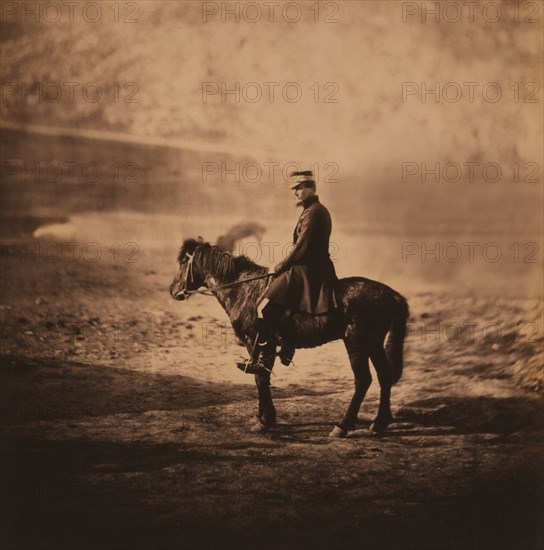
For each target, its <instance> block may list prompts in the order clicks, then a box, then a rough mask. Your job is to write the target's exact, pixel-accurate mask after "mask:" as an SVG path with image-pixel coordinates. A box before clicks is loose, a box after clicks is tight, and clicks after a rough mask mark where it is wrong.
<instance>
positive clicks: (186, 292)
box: [178, 252, 276, 298]
mask: <svg viewBox="0 0 544 550" xmlns="http://www.w3.org/2000/svg"><path fill="white" fill-rule="evenodd" d="M186 255H187V257H188V258H189V261H188V262H187V272H186V274H185V275H186V276H185V284H184V285H183V288H182V289H181V290H180V291H179V294H178V296H179V295H183V296H184V297H185V298H189V296H192V295H193V294H203V295H204V296H213V295H214V294H213V291H215V290H222V289H224V288H232V287H235V286H238V285H241V284H244V283H249V282H250V281H256V280H258V279H266V278H269V277H270V278H273V277H275V276H276V274H275V273H265V274H264V275H256V276H255V277H249V278H247V279H242V280H241V281H235V282H233V283H226V284H224V285H215V286H214V287H213V289H209V288H205V289H196V290H187V282H188V281H189V278H190V282H191V283H192V282H193V281H194V274H193V260H194V257H195V252H193V253H192V254H189V252H186Z"/></svg>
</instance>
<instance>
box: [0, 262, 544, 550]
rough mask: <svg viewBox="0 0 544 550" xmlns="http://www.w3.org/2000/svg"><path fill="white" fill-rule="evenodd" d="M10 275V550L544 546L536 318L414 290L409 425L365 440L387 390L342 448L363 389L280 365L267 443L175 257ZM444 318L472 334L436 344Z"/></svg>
mask: <svg viewBox="0 0 544 550" xmlns="http://www.w3.org/2000/svg"><path fill="white" fill-rule="evenodd" d="M3 268H4V274H5V278H4V281H5V285H4V289H3V296H2V322H3V327H4V331H3V338H2V344H3V361H2V369H1V376H2V386H1V387H2V420H3V422H2V437H3V446H2V448H3V451H2V452H3V456H2V476H3V477H2V482H3V484H4V491H2V493H3V502H2V506H3V509H4V510H5V511H6V512H5V514H4V518H5V519H4V525H3V528H2V529H3V533H2V537H3V542H5V543H7V546H6V545H3V546H4V547H9V548H55V549H58V548H75V547H77V548H98V547H101V548H174V547H188V548H199V547H202V548H210V547H212V546H213V545H217V546H219V547H222V548H230V547H233V548H234V547H257V546H262V547H265V548H273V547H282V548H332V547H343V548H351V547H353V548H380V547H383V548H476V547H477V548H514V547H517V548H534V547H537V546H538V545H539V544H541V543H542V531H541V530H540V527H539V526H538V521H537V518H538V514H539V513H540V512H541V511H542V502H543V501H542V468H541V456H542V454H541V453H542V450H543V445H542V443H543V433H544V432H543V429H542V428H543V426H542V401H541V398H540V397H539V395H538V394H537V393H535V392H534V391H531V390H530V388H535V387H536V386H537V385H538V384H539V377H541V370H540V369H539V368H538V367H539V365H541V359H540V358H539V357H538V350H539V349H541V343H542V340H541V338H542V337H541V333H540V334H537V335H533V334H532V332H531V330H530V327H531V326H532V323H541V321H540V319H541V315H542V304H541V303H540V302H538V301H535V300H529V299H527V300H519V299H515V300H514V299H507V298H503V299H500V300H490V299H484V298H474V297H470V296H462V297H456V296H453V295H447V296H444V295H440V296H439V295H437V294H436V293H433V292H427V293H419V294H418V293H414V294H412V295H408V298H409V301H410V305H411V310H412V317H411V319H410V322H411V327H410V331H411V334H410V336H409V338H408V340H407V345H406V365H405V371H404V375H403V378H402V380H401V382H400V383H399V384H398V385H397V386H396V387H395V388H394V391H393V412H394V414H395V417H396V422H395V423H394V424H393V425H392V426H391V430H390V431H389V433H388V434H387V435H386V436H384V437H381V438H375V437H368V433H367V432H366V430H365V429H364V428H365V427H366V426H367V425H368V424H369V423H370V421H371V419H372V418H373V415H374V414H375V411H376V408H377V403H378V387H377V384H376V383H374V384H373V386H372V387H371V390H370V391H369V394H368V396H367V399H366V400H365V403H364V404H363V408H362V410H361V414H360V416H359V419H360V425H361V429H360V430H358V431H356V432H354V433H353V434H352V435H351V437H349V438H348V439H346V440H342V441H331V440H329V439H328V438H327V437H326V435H327V433H328V431H329V430H330V428H331V426H332V425H333V424H334V423H335V422H336V421H337V420H338V419H339V417H340V416H341V414H342V413H343V411H344V408H345V407H346V406H347V404H348V401H349V398H350V396H351V388H352V377H351V372H350V368H349V366H348V361H347V356H346V354H345V350H344V349H343V346H342V344H341V343H339V342H337V343H333V344H330V345H327V346H324V347H322V348H319V349H316V350H303V351H300V352H297V356H296V358H295V363H296V367H294V368H285V367H283V366H281V365H278V366H277V367H276V371H277V376H276V377H275V378H274V379H273V395H274V397H275V404H276V408H277V410H278V420H279V423H278V426H277V427H276V428H275V429H274V430H272V431H271V433H270V434H269V435H267V436H255V435H252V434H250V433H249V432H248V430H247V428H248V426H249V425H250V423H251V422H252V417H253V415H254V414H255V411H256V390H255V387H254V383H253V380H252V379H251V377H249V376H246V375H244V374H243V373H240V372H238V371H237V370H236V369H235V368H234V367H233V362H234V360H235V359H236V358H237V357H238V356H239V355H240V354H241V353H242V355H243V349H242V348H240V347H239V346H238V345H237V344H236V342H235V340H234V338H233V336H232V333H231V331H230V330H229V327H228V326H227V325H226V324H225V323H226V321H227V320H226V316H225V315H224V313H223V312H222V310H221V309H220V307H219V306H218V304H217V303H216V302H215V301H214V300H213V299H211V298H205V297H196V298H194V300H191V301H190V302H188V303H186V304H183V305H181V304H178V303H175V302H174V301H173V300H171V299H170V298H169V296H168V294H167V292H166V288H167V286H168V284H169V282H170V277H171V275H172V265H171V261H170V258H168V260H166V259H165V260H164V261H163V262H161V263H159V264H158V265H157V264H156V263H155V264H153V265H152V266H151V265H149V264H148V263H146V262H141V263H140V264H137V265H136V266H134V265H126V264H116V263H115V262H105V261H104V262H100V263H96V264H91V263H88V262H49V263H48V262H20V261H18V260H17V258H16V257H15V256H10V255H8V256H7V257H5V258H4V260H3ZM59 283H60V284H59ZM447 322H449V323H455V324H456V326H457V328H458V329H459V330H461V328H462V327H464V326H465V325H466V323H469V322H475V323H477V325H476V327H475V330H474V333H473V334H472V335H471V334H470V333H469V334H467V333H466V332H465V333H463V332H460V333H453V332H449V333H443V332H442V330H443V329H442V328H441V329H440V330H441V332H440V333H437V332H436V331H434V332H433V330H432V329H429V327H432V326H435V325H436V324H437V323H438V324H440V325H444V324H445V323H447ZM490 323H495V324H496V325H497V326H500V334H499V333H498V332H497V331H495V332H493V333H492V332H490V330H491V329H490V328H489V327H490V326H491V325H490ZM539 326H540V327H541V326H542V325H541V324H540V325H539ZM422 327H424V328H426V329H427V331H426V332H425V331H424V332H423V333H422V332H421V330H422ZM460 327H461V328H460ZM448 335H449V336H448ZM29 526H31V528H29Z"/></svg>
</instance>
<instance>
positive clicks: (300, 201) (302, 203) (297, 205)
mask: <svg viewBox="0 0 544 550" xmlns="http://www.w3.org/2000/svg"><path fill="white" fill-rule="evenodd" d="M299 206H304V201H303V200H297V202H295V207H299Z"/></svg>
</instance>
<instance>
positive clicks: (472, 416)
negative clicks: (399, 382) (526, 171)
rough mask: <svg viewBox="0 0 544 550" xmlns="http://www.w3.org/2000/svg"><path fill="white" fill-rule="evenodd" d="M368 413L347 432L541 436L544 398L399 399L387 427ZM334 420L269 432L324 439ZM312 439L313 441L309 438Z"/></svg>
mask: <svg viewBox="0 0 544 550" xmlns="http://www.w3.org/2000/svg"><path fill="white" fill-rule="evenodd" d="M371 424H372V418H371V417H370V416H368V415H362V414H361V415H359V419H358V424H357V429H356V430H355V431H354V432H351V433H350V434H349V435H348V438H376V439H380V438H388V437H399V436H402V437H421V436H444V435H460V434H495V435H508V434H513V433H519V432H533V435H532V437H533V438H534V436H535V435H534V432H540V433H541V435H542V436H543V437H544V400H543V399H542V398H540V397H538V396H526V397H523V396H516V397H492V396H477V397H453V396H452V397H436V398H429V399H423V400H417V401H412V402H410V403H406V404H404V405H402V406H401V407H400V408H399V409H398V410H397V411H396V414H395V415H394V420H393V422H392V424H391V425H390V426H389V428H388V429H387V431H385V432H383V433H381V434H376V433H374V432H371V431H370V430H369V427H370V425H371ZM333 425H334V422H333V421H331V420H330V419H329V420H322V421H314V420H309V421H306V419H304V418H301V417H300V415H299V416H298V417H297V418H293V419H291V421H290V419H286V420H285V421H284V422H282V423H278V424H277V425H276V426H275V427H274V428H273V429H272V430H271V432H270V437H272V439H274V440H278V441H284V442H288V441H302V440H304V441H306V442H311V441H313V440H314V439H315V442H316V444H321V443H323V437H322V436H323V433H328V431H329V430H330V429H331V428H332V426H333ZM308 440H311V441H308Z"/></svg>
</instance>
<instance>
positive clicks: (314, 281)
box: [237, 170, 337, 373]
mask: <svg viewBox="0 0 544 550" xmlns="http://www.w3.org/2000/svg"><path fill="white" fill-rule="evenodd" d="M291 177H301V178H302V179H299V180H298V181H296V182H295V183H294V184H293V185H292V186H291V189H292V190H293V192H294V195H295V197H296V200H297V206H301V207H302V208H303V210H302V213H301V215H300V217H299V219H298V222H297V225H296V227H295V231H294V233H293V249H292V250H291V253H290V254H289V256H288V257H287V258H285V259H284V260H283V261H282V262H280V263H279V264H277V265H276V266H275V268H274V279H273V280H272V281H271V283H270V285H269V287H268V288H267V289H266V291H265V292H264V294H263V297H262V299H261V301H260V302H259V304H258V305H257V332H258V336H257V340H256V342H255V345H254V348H253V353H252V355H251V357H250V360H249V362H247V363H238V365H237V366H238V368H240V369H241V370H243V371H244V372H248V373H256V372H259V371H260V370H262V369H265V370H269V371H270V370H271V369H272V366H273V365H274V359H275V355H276V341H275V330H274V328H275V327H277V326H278V325H280V324H281V323H282V320H284V319H285V317H286V316H288V315H290V314H291V313H292V312H295V311H299V312H304V313H308V314H312V315H326V314H328V313H330V312H331V311H332V310H333V309H335V308H336V300H335V296H334V285H335V284H336V281H337V277H336V272H335V270H334V265H333V263H332V261H331V259H330V256H329V239H330V235H331V228H332V223H331V216H330V214H329V211H328V210H327V209H326V208H325V207H324V206H323V205H322V204H321V203H320V202H319V197H318V196H317V195H316V185H315V181H314V179H313V173H312V172H311V171H310V170H306V171H303V172H293V173H292V174H291ZM294 352H295V348H294V346H293V345H292V344H291V343H290V342H289V341H288V338H285V337H284V338H283V339H282V349H281V352H280V360H281V362H282V363H283V364H284V365H289V364H290V363H291V361H292V358H293V355H294Z"/></svg>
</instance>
